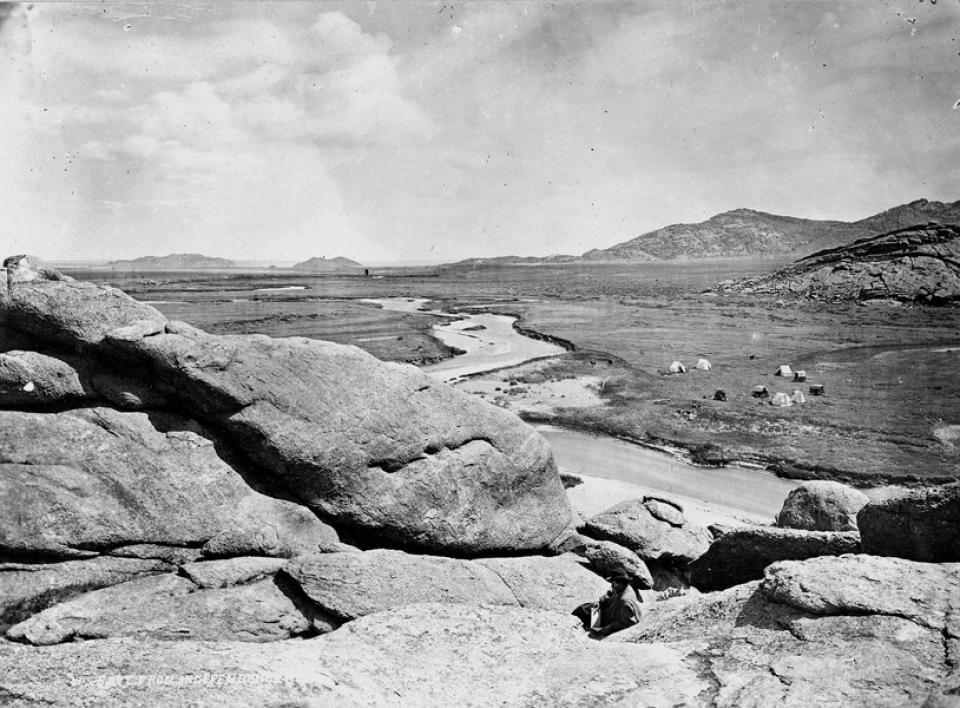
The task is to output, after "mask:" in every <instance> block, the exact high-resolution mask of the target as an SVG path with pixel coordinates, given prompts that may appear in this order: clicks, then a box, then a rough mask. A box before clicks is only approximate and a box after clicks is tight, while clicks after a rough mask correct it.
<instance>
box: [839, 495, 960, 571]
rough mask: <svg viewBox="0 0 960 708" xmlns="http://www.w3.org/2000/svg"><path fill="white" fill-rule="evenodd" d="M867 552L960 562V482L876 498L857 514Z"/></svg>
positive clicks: (932, 561) (916, 558)
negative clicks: (881, 498)
mask: <svg viewBox="0 0 960 708" xmlns="http://www.w3.org/2000/svg"><path fill="white" fill-rule="evenodd" d="M857 523H858V524H859V526H860V535H861V538H862V541H863V551H864V553H871V554H874V555H878V556H898V557H900V558H910V559H912V560H918V561H927V562H930V563H942V562H946V561H960V482H957V483H954V484H947V485H943V486H940V487H931V488H927V489H917V490H911V491H905V492H903V493H902V494H899V495H896V496H893V497H890V498H887V499H883V500H877V501H872V502H870V503H869V504H867V505H866V506H865V507H863V508H862V509H861V510H860V513H859V514H858V515H857Z"/></svg>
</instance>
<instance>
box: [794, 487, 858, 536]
mask: <svg viewBox="0 0 960 708" xmlns="http://www.w3.org/2000/svg"><path fill="white" fill-rule="evenodd" d="M869 501H870V498H869V497H868V496H867V495H866V494H864V493H863V492H861V491H860V490H858V489H854V488H853V487H849V486H847V485H845V484H840V483H839V482H827V481H819V480H818V481H813V482H805V483H804V484H801V485H800V486H799V487H797V488H796V489H794V490H792V491H791V492H790V494H789V495H787V498H786V500H785V501H784V502H783V508H782V509H781V510H780V513H779V514H778V515H777V526H781V527H784V528H791V529H803V530H805V531H856V530H857V512H859V511H860V510H861V509H862V508H863V507H864V505H865V504H867V502H869Z"/></svg>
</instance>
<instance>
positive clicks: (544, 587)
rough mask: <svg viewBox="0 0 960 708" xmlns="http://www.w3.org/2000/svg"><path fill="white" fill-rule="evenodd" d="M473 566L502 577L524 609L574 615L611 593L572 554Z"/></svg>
mask: <svg viewBox="0 0 960 708" xmlns="http://www.w3.org/2000/svg"><path fill="white" fill-rule="evenodd" d="M474 562H475V563H478V564H480V565H482V566H484V567H486V568H489V569H490V570H492V571H493V572H494V573H496V574H497V575H498V576H500V579H501V580H503V582H504V583H506V585H507V587H508V588H510V592H511V593H513V596H514V597H515V598H516V600H517V602H518V603H519V604H520V606H521V607H527V608H532V609H540V610H553V611H555V612H572V611H573V609H574V608H575V607H576V606H577V605H580V604H582V603H584V602H592V601H594V600H596V599H597V598H599V597H600V596H601V595H603V594H604V593H605V592H606V591H607V590H608V589H609V585H608V584H607V582H606V581H605V580H604V579H603V578H601V577H600V576H598V575H597V574H596V573H594V572H592V571H591V570H588V569H587V568H585V567H584V565H583V562H582V561H581V560H580V558H578V557H577V556H575V555H573V554H570V553H565V554H563V555H560V556H549V557H547V556H523V557H520V558H481V559H479V560H476V561H474Z"/></svg>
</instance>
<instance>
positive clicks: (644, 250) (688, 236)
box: [583, 209, 861, 261]
mask: <svg viewBox="0 0 960 708" xmlns="http://www.w3.org/2000/svg"><path fill="white" fill-rule="evenodd" d="M858 235H861V232H860V231H859V230H857V229H855V228H852V227H851V225H850V224H846V223H844V222H842V221H814V220H812V219H797V218H794V217H790V216H777V215H775V214H766V213H764V212H762V211H753V210H751V209H736V210H734V211H728V212H726V213H723V214H718V215H716V216H714V217H711V218H710V219H707V220H706V221H704V222H702V223H699V224H673V225H671V226H667V227H664V228H662V229H658V230H656V231H651V232H650V233H646V234H643V235H642V236H637V237H636V238H634V239H631V240H630V241H626V242H625V243H621V244H617V245H616V246H611V247H610V248H606V249H602V250H593V251H587V252H586V253H584V254H583V259H584V260H587V261H611V260H628V261H657V260H673V259H688V258H713V257H731V256H775V255H782V254H784V253H793V252H796V251H801V250H803V249H804V248H806V247H808V246H809V245H810V244H812V243H818V242H821V241H823V240H824V239H827V238H836V239H839V240H849V239H850V238H855V237H856V236H858Z"/></svg>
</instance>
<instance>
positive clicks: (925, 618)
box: [760, 555, 960, 640]
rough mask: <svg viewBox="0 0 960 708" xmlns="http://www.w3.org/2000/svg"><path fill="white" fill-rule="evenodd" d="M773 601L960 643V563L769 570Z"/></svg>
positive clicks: (844, 562)
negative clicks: (940, 633) (905, 626)
mask: <svg viewBox="0 0 960 708" xmlns="http://www.w3.org/2000/svg"><path fill="white" fill-rule="evenodd" d="M760 587H761V590H762V591H763V593H764V595H766V596H767V597H768V598H769V599H770V600H773V601H775V602H779V603H782V604H786V605H790V606H792V607H796V608H797V609H800V610H804V611H806V612H810V613H812V614H816V615H858V614H871V615H892V616H897V617H903V618H904V619H908V620H910V621H912V622H915V623H917V624H920V625H922V626H924V627H930V628H932V629H937V630H945V631H947V632H948V633H949V634H950V635H951V636H953V637H954V638H955V639H957V640H960V563H928V564H920V563H916V562H914V561H908V560H904V559H902V558H881V557H877V556H869V555H849V556H840V557H839V558H812V559H810V560H808V561H805V562H802V563H798V562H790V561H784V562H781V563H776V564H774V565H772V566H770V567H769V568H767V571H766V573H765V574H764V579H763V582H762V583H761V586H760Z"/></svg>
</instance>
